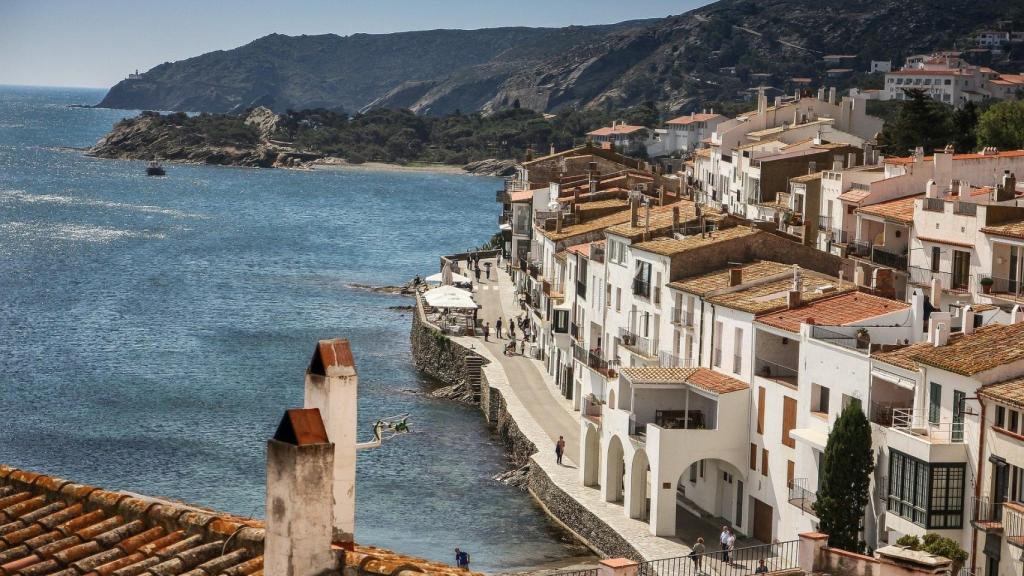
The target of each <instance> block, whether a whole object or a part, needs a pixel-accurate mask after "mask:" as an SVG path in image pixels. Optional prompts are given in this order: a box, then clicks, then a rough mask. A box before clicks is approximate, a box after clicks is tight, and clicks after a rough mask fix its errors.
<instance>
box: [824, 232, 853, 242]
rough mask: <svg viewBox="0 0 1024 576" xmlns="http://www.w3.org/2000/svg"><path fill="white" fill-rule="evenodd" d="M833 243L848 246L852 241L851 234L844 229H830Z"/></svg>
mask: <svg viewBox="0 0 1024 576" xmlns="http://www.w3.org/2000/svg"><path fill="white" fill-rule="evenodd" d="M829 230H830V231H831V233H832V241H833V242H836V243H838V244H846V243H847V242H849V241H850V233H849V232H847V231H846V230H843V229H842V228H830V229H829Z"/></svg>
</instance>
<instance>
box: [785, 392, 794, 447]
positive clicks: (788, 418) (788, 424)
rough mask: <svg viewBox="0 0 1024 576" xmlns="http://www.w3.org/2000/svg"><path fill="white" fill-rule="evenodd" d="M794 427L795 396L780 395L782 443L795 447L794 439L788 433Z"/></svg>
mask: <svg viewBox="0 0 1024 576" xmlns="http://www.w3.org/2000/svg"><path fill="white" fill-rule="evenodd" d="M794 428H796V398H791V397H789V396H783V397H782V443H783V444H785V445H786V446H789V447H790V448H796V440H794V439H793V437H792V436H790V435H789V433H790V432H791V431H792V430H793V429H794Z"/></svg>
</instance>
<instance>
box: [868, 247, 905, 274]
mask: <svg viewBox="0 0 1024 576" xmlns="http://www.w3.org/2000/svg"><path fill="white" fill-rule="evenodd" d="M871 261H872V262H874V263H875V264H878V265H881V266H886V267H888V268H894V269H896V270H906V269H907V255H906V254H896V253H895V252H889V251H888V250H884V249H882V248H880V247H878V246H874V247H873V248H872V249H871Z"/></svg>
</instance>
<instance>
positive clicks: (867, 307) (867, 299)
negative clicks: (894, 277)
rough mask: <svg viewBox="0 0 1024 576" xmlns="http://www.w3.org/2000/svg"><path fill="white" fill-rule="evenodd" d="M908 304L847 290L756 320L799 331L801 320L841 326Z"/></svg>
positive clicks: (907, 305)
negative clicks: (832, 296) (846, 291)
mask: <svg viewBox="0 0 1024 576" xmlns="http://www.w3.org/2000/svg"><path fill="white" fill-rule="evenodd" d="M908 308H910V305H909V304H907V303H906V302H900V301H899V300H890V299H889V298H882V297H880V296H874V295H872V294H866V293H864V292H850V293H846V294H841V295H839V296H836V297H834V298H825V299H823V300H818V301H815V302H811V303H810V304H808V305H806V306H800V307H798V308H793V309H790V310H782V311H780V312H774V313H772V314H768V315H765V316H761V317H760V318H758V322H760V323H762V324H766V325H768V326H772V327H774V328H781V329H783V330H788V331H789V332H799V331H800V325H801V324H803V323H807V324H820V325H823V326H845V325H847V324H852V323H854V322H862V321H864V320H868V319H870V318H875V317H878V316H882V315H883V314H889V313H891V312H895V311H898V310H907V309H908Z"/></svg>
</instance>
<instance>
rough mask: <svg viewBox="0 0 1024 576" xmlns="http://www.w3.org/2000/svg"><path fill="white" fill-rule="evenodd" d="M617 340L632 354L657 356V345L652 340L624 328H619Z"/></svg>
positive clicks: (649, 356)
mask: <svg viewBox="0 0 1024 576" xmlns="http://www.w3.org/2000/svg"><path fill="white" fill-rule="evenodd" d="M619 341H620V343H621V344H622V346H623V347H624V348H626V349H627V350H629V351H630V352H632V353H634V354H639V355H640V356H645V357H647V358H656V357H657V356H658V347H657V345H656V342H655V341H654V340H652V339H650V338H647V337H644V336H640V335H638V334H636V333H634V332H631V331H629V330H626V329H625V328H620V329H619Z"/></svg>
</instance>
